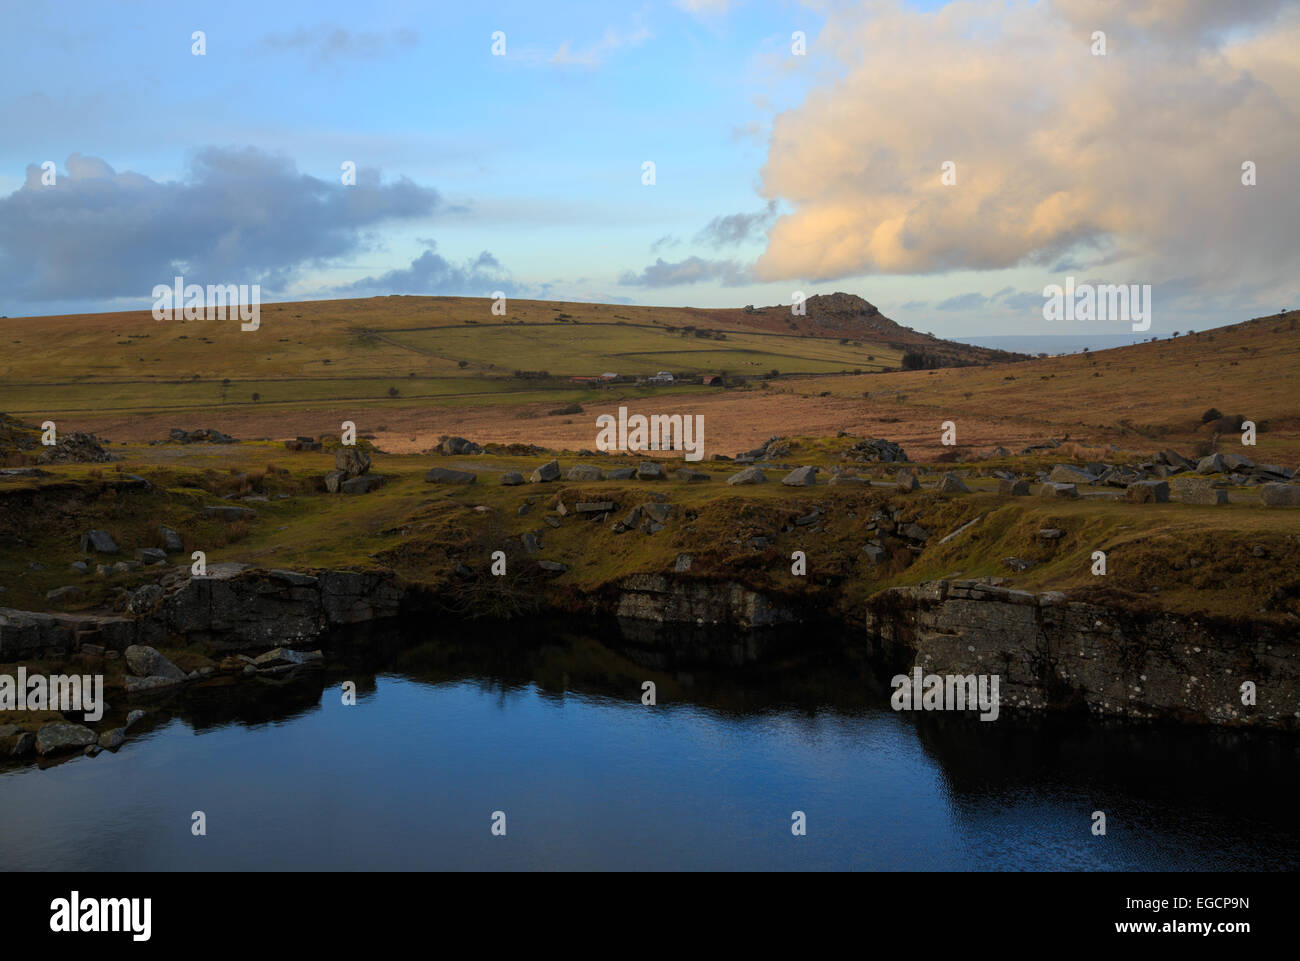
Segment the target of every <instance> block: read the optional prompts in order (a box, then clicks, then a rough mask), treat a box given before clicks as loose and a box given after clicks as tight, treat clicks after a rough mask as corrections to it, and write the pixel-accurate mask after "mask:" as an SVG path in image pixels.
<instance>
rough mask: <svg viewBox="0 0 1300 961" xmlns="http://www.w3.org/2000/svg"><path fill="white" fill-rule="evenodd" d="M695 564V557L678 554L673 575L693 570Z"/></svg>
mask: <svg viewBox="0 0 1300 961" xmlns="http://www.w3.org/2000/svg"><path fill="white" fill-rule="evenodd" d="M694 563H695V557H694V556H693V555H691V554H678V555H677V560H676V561H675V562H674V563H673V573H675V574H683V573H685V572H686V571H689V570H690V569H691V565H692V564H694Z"/></svg>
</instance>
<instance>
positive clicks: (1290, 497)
mask: <svg viewBox="0 0 1300 961" xmlns="http://www.w3.org/2000/svg"><path fill="white" fill-rule="evenodd" d="M1259 499H1260V500H1261V501H1263V502H1264V504H1265V505H1267V506H1268V507H1300V484H1265V485H1264V486H1263V487H1261V488H1260V489H1259Z"/></svg>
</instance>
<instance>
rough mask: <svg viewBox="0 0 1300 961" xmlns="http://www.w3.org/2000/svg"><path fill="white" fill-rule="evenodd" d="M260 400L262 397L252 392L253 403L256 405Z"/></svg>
mask: <svg viewBox="0 0 1300 961" xmlns="http://www.w3.org/2000/svg"><path fill="white" fill-rule="evenodd" d="M261 399H262V395H261V394H259V393H258V392H257V391H253V403H254V404H256V403H257V402H258V401H259V400H261Z"/></svg>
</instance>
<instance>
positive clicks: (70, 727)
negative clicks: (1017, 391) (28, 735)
mask: <svg viewBox="0 0 1300 961" xmlns="http://www.w3.org/2000/svg"><path fill="white" fill-rule="evenodd" d="M94 743H95V732H94V731H92V730H91V729H90V728H88V727H85V726H83V725H81V724H73V723H71V722H70V721H51V722H50V723H49V724H45V725H42V726H41V729H40V730H39V731H37V732H36V753H38V754H42V755H44V754H57V753H59V752H60V751H75V750H79V749H82V748H84V747H86V745H88V744H94Z"/></svg>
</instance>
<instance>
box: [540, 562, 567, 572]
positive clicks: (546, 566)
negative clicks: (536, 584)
mask: <svg viewBox="0 0 1300 961" xmlns="http://www.w3.org/2000/svg"><path fill="white" fill-rule="evenodd" d="M537 566H538V567H540V568H541V569H542V570H544V571H551V572H552V573H556V574H563V573H564V572H565V571H567V570H568V569H569V568H568V567H567V566H566V565H564V564H561V563H560V562H559V561H538V562H537Z"/></svg>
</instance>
